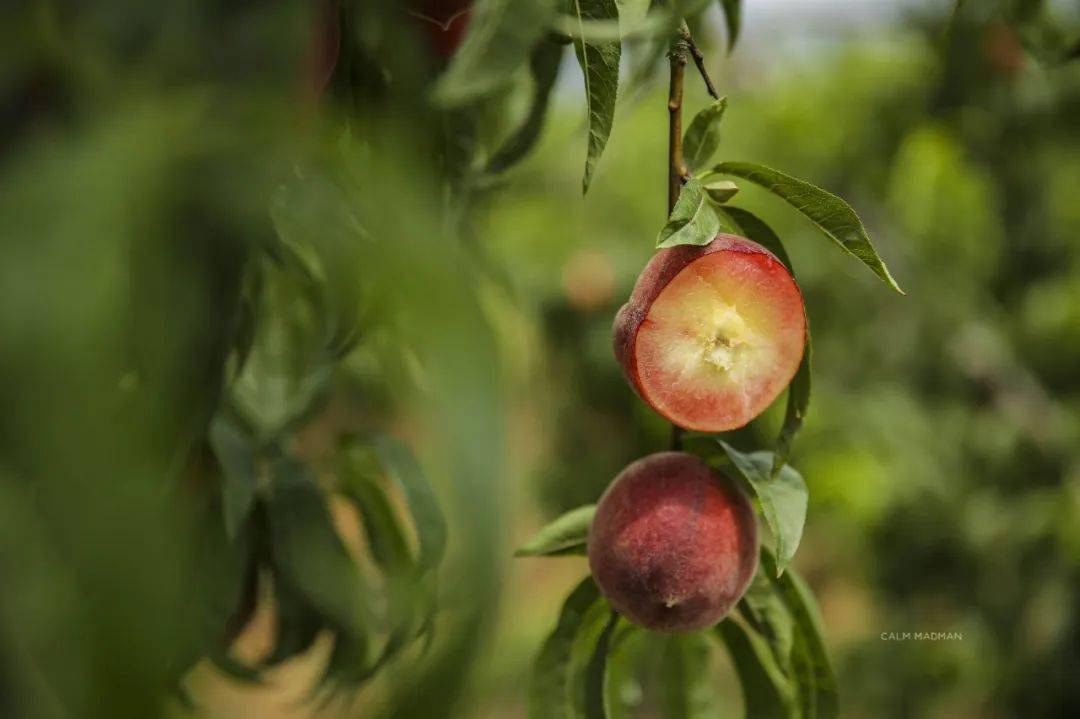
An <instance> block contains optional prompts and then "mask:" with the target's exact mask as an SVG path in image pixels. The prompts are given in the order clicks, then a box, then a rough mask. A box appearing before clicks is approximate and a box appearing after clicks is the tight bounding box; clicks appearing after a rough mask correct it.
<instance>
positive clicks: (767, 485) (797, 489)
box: [717, 439, 808, 572]
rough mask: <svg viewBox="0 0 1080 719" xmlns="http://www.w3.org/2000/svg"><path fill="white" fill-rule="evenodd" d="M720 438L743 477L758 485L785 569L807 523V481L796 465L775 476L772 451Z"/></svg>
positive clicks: (760, 497) (779, 559)
mask: <svg viewBox="0 0 1080 719" xmlns="http://www.w3.org/2000/svg"><path fill="white" fill-rule="evenodd" d="M717 442H719V443H720V446H721V447H723V448H724V452H725V453H726V454H727V456H728V459H730V460H731V463H732V465H734V467H735V469H736V470H738V472H739V474H740V475H741V476H742V478H743V479H745V480H746V481H747V482H748V483H749V484H750V486H751V487H753V488H754V493H755V494H757V497H758V500H759V501H760V502H761V511H762V513H763V514H764V515H765V521H766V522H768V523H769V528H770V529H771V530H772V533H773V536H774V537H775V538H776V551H777V556H778V561H777V565H778V566H777V570H778V571H779V572H783V571H784V568H785V567H786V566H787V565H788V562H790V561H791V558H792V557H794V556H795V550H796V549H798V547H799V540H800V539H801V538H802V532H803V525H804V524H805V523H806V504H807V497H808V495H807V491H806V482H804V481H803V478H802V475H800V474H799V473H798V472H796V471H795V469H794V468H793V467H790V466H786V465H785V466H784V467H783V468H782V469H781V470H780V472H779V474H777V475H776V476H775V477H774V476H773V474H772V467H773V454H772V452H754V453H753V454H743V453H742V452H740V451H738V450H737V449H735V448H734V447H732V446H731V445H730V444H728V443H727V442H725V441H723V440H721V439H718V440H717Z"/></svg>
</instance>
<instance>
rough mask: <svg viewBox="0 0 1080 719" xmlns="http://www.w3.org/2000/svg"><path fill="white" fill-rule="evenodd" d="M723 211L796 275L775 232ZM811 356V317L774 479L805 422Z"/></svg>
mask: <svg viewBox="0 0 1080 719" xmlns="http://www.w3.org/2000/svg"><path fill="white" fill-rule="evenodd" d="M723 212H724V214H726V215H727V217H728V219H729V220H731V222H732V223H733V224H734V225H735V226H736V227H737V228H738V229H739V231H740V232H742V234H743V235H745V236H746V237H748V238H749V239H751V240H753V241H754V242H756V243H758V244H759V245H761V246H762V247H764V248H765V249H767V250H769V251H770V252H772V253H773V254H774V255H776V256H777V258H779V260H780V261H781V262H783V263H784V265H785V266H786V267H787V268H788V271H789V272H791V273H792V276H794V274H795V270H794V268H793V267H792V266H791V259H790V258H789V257H788V254H787V250H785V249H784V244H783V243H782V242H781V241H780V237H779V236H777V234H776V233H775V232H773V229H772V228H771V227H769V225H767V224H766V223H765V222H764V221H763V220H762V219H761V218H760V217H758V216H757V215H755V214H753V213H752V212H748V211H747V210H744V209H742V208H741V207H725V208H723ZM812 356H813V343H812V342H811V339H810V322H809V318H808V319H807V324H806V347H805V349H804V350H803V356H802V361H801V362H800V363H799V368H798V369H797V370H796V371H795V376H794V377H793V378H792V380H791V384H790V385H789V386H788V397H787V409H786V410H785V411H784V424H783V426H782V427H781V428H780V437H779V438H778V439H777V442H776V454H775V456H774V458H773V468H772V474H773V477H776V476H777V475H778V474H779V473H780V468H781V467H783V466H784V464H786V463H787V460H788V456H790V454H791V444H792V442H793V441H794V439H795V435H796V434H797V433H798V431H799V429H801V428H802V424H803V421H804V420H805V419H806V412H807V410H809V408H810V382H811V368H812Z"/></svg>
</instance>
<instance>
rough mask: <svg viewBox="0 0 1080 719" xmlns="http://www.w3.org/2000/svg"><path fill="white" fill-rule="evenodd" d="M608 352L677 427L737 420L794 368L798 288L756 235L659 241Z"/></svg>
mask: <svg viewBox="0 0 1080 719" xmlns="http://www.w3.org/2000/svg"><path fill="white" fill-rule="evenodd" d="M614 335H615V355H616V358H617V359H618V361H619V364H620V365H622V368H623V373H624V374H625V375H626V378H627V380H629V382H630V384H631V386H632V387H633V388H634V390H635V391H636V392H637V393H638V395H639V396H640V397H641V398H642V399H643V400H645V401H646V402H647V403H648V404H649V405H650V406H651V407H652V408H653V409H655V410H656V411H657V412H659V413H660V414H661V415H662V416H663V417H664V418H666V419H667V420H668V421H670V422H672V423H673V424H676V425H678V426H680V427H682V428H684V429H690V430H697V431H701V432H724V431H727V430H730V429H736V428H738V427H742V426H743V425H745V424H746V423H747V422H749V421H750V420H752V419H754V418H755V417H757V416H758V415H759V414H761V413H762V412H764V411H765V409H766V408H767V407H768V406H769V405H770V404H772V402H773V400H775V399H776V398H777V396H778V395H779V394H780V393H781V392H782V391H783V390H784V388H785V387H786V386H787V385H788V383H789V382H791V378H792V377H794V376H795V371H796V370H797V369H798V367H799V362H800V361H801V360H802V354H803V349H804V347H805V345H806V314H805V310H804V309H803V300H802V293H801V292H800V291H799V287H798V285H796V284H795V280H794V278H793V277H792V276H791V273H789V272H788V270H787V268H786V267H784V264H783V263H782V262H781V261H780V260H779V259H777V258H776V256H775V255H773V254H772V253H771V252H769V251H768V250H766V249H765V248H764V247H762V246H761V245H759V244H757V243H756V242H752V241H750V240H748V239H746V238H744V237H738V236H736V235H725V234H721V235H717V236H716V239H714V240H713V241H712V242H710V243H709V244H707V245H704V246H697V245H678V246H676V247H670V248H667V249H663V250H660V251H659V252H657V253H656V255H654V256H653V258H652V259H651V260H650V261H649V263H648V264H647V265H646V266H645V269H644V270H642V272H641V275H640V276H639V277H638V279H637V284H635V285H634V290H633V293H632V294H631V295H630V299H629V301H628V302H627V303H626V304H625V305H623V307H622V309H620V310H619V313H618V314H617V315H616V316H615V327H614Z"/></svg>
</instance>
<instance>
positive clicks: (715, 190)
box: [702, 180, 739, 205]
mask: <svg viewBox="0 0 1080 719" xmlns="http://www.w3.org/2000/svg"><path fill="white" fill-rule="evenodd" d="M702 187H703V188H704V189H705V194H707V195H708V196H709V199H710V200H712V201H713V202H715V203H716V204H718V205H722V204H724V203H725V202H727V201H728V200H730V199H731V198H732V197H734V196H735V195H737V194H738V193H739V186H738V185H736V184H735V183H734V182H732V181H731V180H711V181H708V182H705V183H704V184H703V185H702Z"/></svg>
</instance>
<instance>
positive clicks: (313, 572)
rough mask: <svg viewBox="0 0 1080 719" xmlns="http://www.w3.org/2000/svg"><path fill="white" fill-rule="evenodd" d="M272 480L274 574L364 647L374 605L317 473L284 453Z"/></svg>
mask: <svg viewBox="0 0 1080 719" xmlns="http://www.w3.org/2000/svg"><path fill="white" fill-rule="evenodd" d="M270 481H271V492H270V498H269V500H268V502H267V520H268V522H269V529H270V549H271V557H272V564H273V567H274V574H275V576H280V577H282V578H284V580H285V581H286V582H288V584H289V586H291V587H293V588H295V590H296V591H297V592H298V593H300V594H301V595H302V596H303V598H304V601H306V602H307V603H308V604H310V605H311V606H312V607H313V608H314V609H315V610H316V611H318V612H319V614H320V615H322V616H323V617H324V618H325V621H326V622H327V624H328V625H330V626H331V628H333V629H334V630H335V631H336V632H338V633H339V634H342V635H346V636H348V637H350V638H351V640H352V641H353V643H355V644H356V645H358V646H361V647H363V649H360V650H358V651H365V650H366V643H365V642H366V637H367V625H368V618H369V615H370V610H369V608H368V606H367V604H366V602H365V597H366V596H367V595H366V591H365V586H364V581H363V578H362V576H361V574H360V570H359V568H358V567H357V565H356V564H355V563H354V562H353V560H352V557H350V556H349V553H348V551H347V550H346V549H345V545H344V544H343V543H342V541H341V538H340V537H339V536H338V533H337V530H336V529H335V528H334V524H333V521H332V520H331V518H330V514H329V512H328V510H327V507H326V503H325V502H324V500H323V494H322V492H321V491H320V489H319V487H318V486H317V485H316V483H315V479H314V477H313V476H312V475H311V473H310V472H309V471H308V470H307V468H306V467H304V466H303V465H301V464H300V463H298V462H296V461H294V460H291V459H287V458H283V459H279V460H277V461H276V462H274V464H273V465H272V466H271V468H270Z"/></svg>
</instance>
